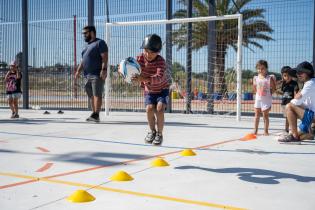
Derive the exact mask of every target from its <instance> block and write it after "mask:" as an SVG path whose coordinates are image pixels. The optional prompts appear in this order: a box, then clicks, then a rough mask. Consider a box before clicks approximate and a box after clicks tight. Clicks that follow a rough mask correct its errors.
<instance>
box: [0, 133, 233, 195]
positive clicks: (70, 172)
mask: <svg viewBox="0 0 315 210" xmlns="http://www.w3.org/2000/svg"><path fill="white" fill-rule="evenodd" d="M234 141H239V139H232V140H226V141H221V142H217V143H212V144H208V145H204V146H199V147H194V148H191V149H204V148H207V147H212V146H217V145H220V144H225V143H230V142H234ZM181 151H182V150H177V151H173V152H167V153H162V154H158V155H153V156H148V157H144V158H138V159H132V160H127V161H123V162H118V163H114V164H111V165H101V166H96V167H92V168H86V169H81V170H75V171H69V172H64V173H59V174H55V175H51V176H45V177H41V178H44V179H49V178H55V177H61V176H67V175H72V174H78V173H83V172H87V171H93V170H97V169H100V168H108V167H111V166H117V165H124V164H126V163H133V162H137V161H141V160H146V159H151V158H154V157H159V156H166V155H171V154H175V153H179V152H181ZM37 181H40V178H39V179H38V180H28V181H24V182H17V183H13V184H9V185H3V186H0V189H4V188H10V187H14V186H18V185H23V184H27V183H32V182H37Z"/></svg>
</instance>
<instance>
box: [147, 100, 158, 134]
mask: <svg viewBox="0 0 315 210" xmlns="http://www.w3.org/2000/svg"><path fill="white" fill-rule="evenodd" d="M155 110H156V109H155V105H153V104H148V105H147V106H146V112H147V119H148V125H149V128H150V130H151V131H154V132H155V131H156V129H155V120H156V119H155V115H154V113H155Z"/></svg>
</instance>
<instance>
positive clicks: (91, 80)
mask: <svg viewBox="0 0 315 210" xmlns="http://www.w3.org/2000/svg"><path fill="white" fill-rule="evenodd" d="M85 79H86V80H85V91H86V94H87V95H88V97H89V98H91V97H92V96H97V97H103V92H104V84H105V80H102V79H101V78H100V77H87V78H85Z"/></svg>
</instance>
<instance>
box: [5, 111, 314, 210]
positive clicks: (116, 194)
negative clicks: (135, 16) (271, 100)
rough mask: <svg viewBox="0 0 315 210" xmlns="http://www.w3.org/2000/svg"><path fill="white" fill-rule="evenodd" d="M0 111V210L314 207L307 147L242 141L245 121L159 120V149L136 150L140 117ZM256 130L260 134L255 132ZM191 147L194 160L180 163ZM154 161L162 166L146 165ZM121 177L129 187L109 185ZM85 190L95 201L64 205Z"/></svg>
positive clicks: (262, 139)
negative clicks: (92, 118)
mask: <svg viewBox="0 0 315 210" xmlns="http://www.w3.org/2000/svg"><path fill="white" fill-rule="evenodd" d="M57 111H58V110H49V112H50V113H51V114H49V115H43V112H44V110H23V111H22V112H21V116H20V119H15V120H14V119H13V120H8V119H7V118H8V113H9V111H8V110H7V109H1V110H0V122H1V127H0V135H1V139H0V145H1V149H0V155H1V158H0V161H1V163H0V165H1V170H0V177H1V179H0V180H1V182H0V185H1V186H0V189H1V190H0V205H1V209H6V210H9V209H10V210H11V209H14V210H20V209H21V210H26V209H27V210H30V209H43V210H44V209H45V210H46V209H47V210H48V209H51V210H53V209H65V210H71V209H89V210H93V209H95V210H96V209H111V210H125V209H130V210H131V209H135V210H139V209H152V210H155V209H156V210H158V209H159V210H160V209H185V210H190V209H193V210H197V209H200V210H202V209H232V210H236V209H258V210H260V209H277V210H278V209H303V210H308V209H309V210H311V209H314V206H315V201H314V199H313V198H314V193H315V169H314V161H315V143H314V141H308V142H303V143H302V144H301V145H292V144H279V143H278V142H277V140H276V139H275V138H276V134H278V133H281V132H282V129H283V119H279V118H271V125H272V126H271V129H270V133H271V135H270V136H258V137H257V139H253V140H248V141H241V140H240V138H242V137H243V136H245V134H247V133H249V132H251V131H252V124H253V123H252V120H253V119H252V118H251V117H248V118H247V117H243V118H242V121H241V122H236V120H235V117H231V116H226V117H222V116H220V117H216V116H204V115H184V114H166V126H165V132H164V133H165V134H164V136H165V137H164V142H163V144H162V146H152V145H148V144H145V143H144V141H143V138H144V136H145V134H146V133H145V132H146V129H147V124H146V116H145V113H130V112H112V113H111V114H110V116H108V117H105V116H104V115H102V116H101V122H100V123H97V124H96V123H87V122H85V118H86V116H87V115H88V114H89V113H88V112H84V111H65V113H64V114H62V115H61V114H57ZM260 131H261V130H260ZM187 148H191V149H193V151H194V152H195V153H196V154H197V155H196V156H181V155H180V152H181V151H182V150H184V149H187ZM156 157H162V158H164V160H165V161H167V162H168V164H169V166H167V167H153V166H151V162H152V161H153V160H154V159H155V158H156ZM120 170H123V171H125V172H127V173H129V174H130V176H132V177H133V180H132V181H123V182H117V181H111V180H110V177H111V176H113V175H114V174H115V173H116V172H117V171H120ZM77 190H85V191H86V192H88V193H90V194H91V195H93V196H94V197H95V198H96V199H95V200H94V201H92V202H86V203H72V202H69V201H67V199H66V198H67V197H69V196H70V195H71V194H73V193H74V192H75V191H77Z"/></svg>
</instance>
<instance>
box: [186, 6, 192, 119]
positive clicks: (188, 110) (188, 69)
mask: <svg viewBox="0 0 315 210" xmlns="http://www.w3.org/2000/svg"><path fill="white" fill-rule="evenodd" d="M187 5H188V8H187V18H191V17H192V0H187ZM191 42H192V23H188V30H187V52H186V53H187V54H186V59H187V60H186V114H190V113H191V112H192V111H191V99H192V94H191V69H192V60H191V59H192V49H191V47H192V43H191Z"/></svg>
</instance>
